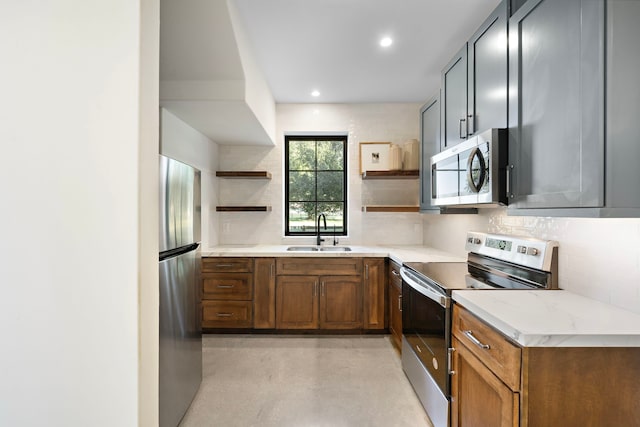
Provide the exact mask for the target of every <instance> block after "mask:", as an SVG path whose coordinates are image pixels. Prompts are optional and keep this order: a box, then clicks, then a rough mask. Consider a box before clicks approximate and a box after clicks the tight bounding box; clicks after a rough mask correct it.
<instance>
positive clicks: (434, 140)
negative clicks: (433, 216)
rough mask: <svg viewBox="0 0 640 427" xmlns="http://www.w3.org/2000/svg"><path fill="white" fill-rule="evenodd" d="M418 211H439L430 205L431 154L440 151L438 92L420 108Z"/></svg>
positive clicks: (436, 207)
mask: <svg viewBox="0 0 640 427" xmlns="http://www.w3.org/2000/svg"><path fill="white" fill-rule="evenodd" d="M420 137H421V139H420V144H421V147H420V148H421V149H420V212H430V211H435V212H440V208H439V207H438V206H431V165H430V161H431V156H433V155H435V154H437V153H438V151H440V93H438V94H437V95H436V96H434V97H433V98H431V99H430V100H429V101H427V103H426V104H424V105H423V106H422V108H421V109H420Z"/></svg>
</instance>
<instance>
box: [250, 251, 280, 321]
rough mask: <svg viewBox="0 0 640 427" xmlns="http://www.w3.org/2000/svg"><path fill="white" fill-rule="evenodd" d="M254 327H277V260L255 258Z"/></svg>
mask: <svg viewBox="0 0 640 427" xmlns="http://www.w3.org/2000/svg"><path fill="white" fill-rule="evenodd" d="M253 288H254V289H253V327H254V328H256V329H273V328H275V327H276V260H275V258H255V260H254V273H253Z"/></svg>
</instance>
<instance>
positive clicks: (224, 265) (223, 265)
mask: <svg viewBox="0 0 640 427" xmlns="http://www.w3.org/2000/svg"><path fill="white" fill-rule="evenodd" d="M216 267H233V264H216Z"/></svg>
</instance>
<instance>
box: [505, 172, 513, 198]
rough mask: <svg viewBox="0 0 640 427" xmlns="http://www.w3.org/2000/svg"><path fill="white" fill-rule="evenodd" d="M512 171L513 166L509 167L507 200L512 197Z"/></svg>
mask: <svg viewBox="0 0 640 427" xmlns="http://www.w3.org/2000/svg"><path fill="white" fill-rule="evenodd" d="M511 169H513V165H507V170H506V172H507V199H509V198H510V197H511Z"/></svg>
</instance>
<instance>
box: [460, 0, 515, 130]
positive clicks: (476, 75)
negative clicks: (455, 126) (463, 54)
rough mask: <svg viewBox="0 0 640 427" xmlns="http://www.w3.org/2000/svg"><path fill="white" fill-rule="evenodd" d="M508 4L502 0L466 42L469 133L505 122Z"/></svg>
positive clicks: (501, 125) (504, 125) (505, 124)
mask: <svg viewBox="0 0 640 427" xmlns="http://www.w3.org/2000/svg"><path fill="white" fill-rule="evenodd" d="M507 4H508V2H507V0H503V1H502V3H500V5H499V6H498V7H497V8H496V9H495V10H494V11H493V12H492V13H491V15H489V17H488V18H487V19H486V20H485V22H484V23H483V24H482V26H481V27H480V28H479V29H478V31H476V33H475V34H474V35H473V37H471V39H470V40H469V42H468V43H467V52H468V77H469V80H468V101H467V102H468V106H467V111H468V113H469V114H468V117H467V120H468V122H467V129H468V134H469V135H472V134H474V133H476V132H484V131H485V130H487V129H491V128H506V127H507V126H508V123H507V109H508V107H507V84H508V81H507V71H508V69H509V64H508V61H507V20H508V19H509V18H508V7H507Z"/></svg>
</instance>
